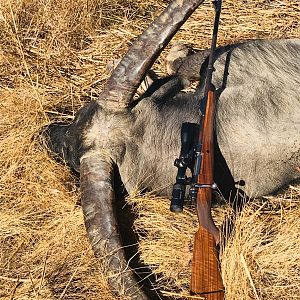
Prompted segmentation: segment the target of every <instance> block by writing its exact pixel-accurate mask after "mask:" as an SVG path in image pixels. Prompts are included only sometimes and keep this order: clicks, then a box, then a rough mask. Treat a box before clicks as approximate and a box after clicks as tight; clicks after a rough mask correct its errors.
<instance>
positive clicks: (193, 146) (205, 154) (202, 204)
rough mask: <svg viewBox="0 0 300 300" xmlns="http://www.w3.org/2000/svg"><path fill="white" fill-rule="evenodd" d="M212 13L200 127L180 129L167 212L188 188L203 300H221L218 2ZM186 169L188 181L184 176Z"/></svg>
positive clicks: (194, 282) (196, 280)
mask: <svg viewBox="0 0 300 300" xmlns="http://www.w3.org/2000/svg"><path fill="white" fill-rule="evenodd" d="M213 4H214V8H215V11H216V16H215V22H214V30H213V36H212V43H211V52H210V56H209V61H208V68H207V74H206V82H205V90H204V97H203V99H202V100H201V104H200V111H201V115H202V117H201V121H200V124H194V123H183V124H182V128H181V151H180V156H179V158H178V159H176V160H175V162H174V165H175V166H176V167H177V168H178V172H177V176H176V183H175V184H174V186H173V193H172V200H171V207H170V209H171V211H173V212H181V211H182V210H183V204H184V198H185V190H186V186H187V185H190V190H189V197H190V200H191V201H195V202H196V208H197V215H198V220H199V229H198V231H197V232H196V234H195V239H194V249H193V261H192V278H191V287H190V290H191V293H193V294H200V295H201V296H202V297H204V298H205V299H206V300H223V299H224V285H223V282H222V278H221V274H220V267H219V260H218V251H217V248H218V245H219V242H220V233H219V230H218V228H217V227H216V225H215V223H214V221H213V219H212V215H211V201H212V195H213V190H214V189H216V188H217V186H216V184H215V183H214V179H213V169H214V127H213V126H214V114H215V99H216V95H215V87H214V85H213V84H212V74H213V71H214V68H213V64H214V60H215V51H216V43H217V34H218V25H219V19H220V13H221V5H222V0H216V1H213ZM187 168H189V169H190V170H191V172H192V177H190V178H188V177H187V176H186V171H187Z"/></svg>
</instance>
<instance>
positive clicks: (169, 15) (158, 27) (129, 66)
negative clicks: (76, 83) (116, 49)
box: [99, 0, 204, 110]
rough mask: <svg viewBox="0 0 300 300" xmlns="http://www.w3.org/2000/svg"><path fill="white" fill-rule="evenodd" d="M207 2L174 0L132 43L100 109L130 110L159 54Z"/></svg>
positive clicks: (106, 90) (114, 72)
mask: <svg viewBox="0 0 300 300" xmlns="http://www.w3.org/2000/svg"><path fill="white" fill-rule="evenodd" d="M203 1H204V0H174V1H172V2H171V3H170V4H169V6H168V7H167V8H166V9H165V10H164V11H163V12H162V13H161V14H160V15H159V16H158V17H157V18H156V19H155V20H154V21H153V22H152V23H151V24H150V25H149V27H148V28H147V30H146V31H145V32H144V33H143V34H142V35H141V36H140V37H139V38H138V39H137V40H136V41H135V42H134V43H133V45H132V46H131V47H130V48H129V50H128V52H127V53H126V54H125V56H124V57H123V59H122V60H121V61H120V63H119V64H118V66H117V67H116V69H115V70H114V71H113V73H112V75H111V77H110V78H109V79H108V81H107V83H106V85H105V87H104V90H103V93H102V95H101V99H100V100H99V102H101V103H100V104H101V106H104V107H106V108H107V109H112V110H122V109H125V108H126V107H128V105H129V104H130V102H131V101H132V98H133V96H134V93H135V92H136V90H137V88H138V87H139V85H140V84H141V82H142V80H143V78H144V77H145V75H146V73H147V72H148V71H149V69H150V68H151V66H152V65H153V63H154V62H155V60H156V59H157V57H158V56H159V54H160V53H161V52H162V51H163V49H164V48H165V47H166V46H167V44H168V43H169V41H170V40H171V38H172V37H173V36H174V34H175V33H176V32H177V31H178V30H179V28H180V27H181V26H182V25H183V24H184V22H185V21H186V20H187V19H188V18H189V17H190V15H191V14H192V13H193V12H194V11H195V10H196V8H197V7H198V6H199V5H200V4H201V3H202V2H203Z"/></svg>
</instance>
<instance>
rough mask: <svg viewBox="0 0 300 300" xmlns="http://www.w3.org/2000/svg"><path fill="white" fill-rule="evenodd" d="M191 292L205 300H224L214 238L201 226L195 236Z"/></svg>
mask: <svg viewBox="0 0 300 300" xmlns="http://www.w3.org/2000/svg"><path fill="white" fill-rule="evenodd" d="M191 292H192V293H193V294H200V296H202V297H204V299H205V300H224V299H225V298H224V285H223V281H222V277H221V274H220V266H219V259H218V251H217V247H216V242H215V239H214V236H213V235H212V234H211V233H210V232H209V231H208V230H207V229H206V228H204V227H202V226H200V227H199V230H198V231H197V232H196V234H195V241H194V253H193V262H192V278H191Z"/></svg>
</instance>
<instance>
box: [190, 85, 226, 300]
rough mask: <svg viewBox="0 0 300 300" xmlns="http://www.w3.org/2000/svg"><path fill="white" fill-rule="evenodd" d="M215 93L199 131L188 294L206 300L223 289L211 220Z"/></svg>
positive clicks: (217, 299) (214, 299)
mask: <svg viewBox="0 0 300 300" xmlns="http://www.w3.org/2000/svg"><path fill="white" fill-rule="evenodd" d="M214 112H215V93H214V91H213V90H212V89H210V90H209V91H208V94H207V103H206V111H205V116H204V120H203V126H202V130H201V132H200V134H199V139H200V143H201V144H202V151H201V152H202V154H201V155H202V162H201V168H200V172H199V176H198V182H197V183H198V185H199V189H198V192H197V201H196V203H197V204H196V205H197V214H198V219H199V229H198V231H197V232H196V234H195V240H194V250H193V261H192V278H191V292H192V293H194V294H200V295H201V296H202V297H204V298H205V299H207V300H223V299H224V285H223V282H222V278H221V274H220V267H219V259H218V251H217V247H218V244H219V242H220V233H219V230H218V229H217V227H216V225H215V224H214V221H213V219H212V216H211V200H212V185H213V184H214V180H213V169H214V168H213V162H214V157H213V155H214V153H213V150H214V136H213V131H214V130H213V124H214Z"/></svg>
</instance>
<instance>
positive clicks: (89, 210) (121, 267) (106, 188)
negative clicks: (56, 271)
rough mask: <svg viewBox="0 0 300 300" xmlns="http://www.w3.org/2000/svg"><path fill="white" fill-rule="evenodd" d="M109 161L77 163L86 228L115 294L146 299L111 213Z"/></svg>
mask: <svg viewBox="0 0 300 300" xmlns="http://www.w3.org/2000/svg"><path fill="white" fill-rule="evenodd" d="M112 170H113V165H112V161H111V160H110V159H109V158H106V157H101V156H97V155H95V154H91V155H88V154H87V155H84V156H83V157H82V158H81V163H80V187H81V203H82V209H83V213H84V217H85V226H86V230H87V233H88V237H89V239H90V242H91V245H92V248H93V250H94V252H95V255H96V256H99V257H101V258H102V259H103V263H104V268H105V270H106V271H107V276H108V281H109V284H110V286H111V287H112V289H113V290H114V292H115V293H116V294H118V295H122V294H123V295H132V299H147V297H146V296H145V295H144V294H143V292H142V291H141V290H140V289H139V286H138V284H137V282H136V280H135V278H134V276H133V274H132V271H131V269H130V268H129V267H128V266H127V263H126V260H125V257H124V252H123V248H122V243H121V239H120V235H119V232H118V228H117V223H116V218H115V213H114V209H113V208H114V198H115V197H114V192H113V185H112Z"/></svg>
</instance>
